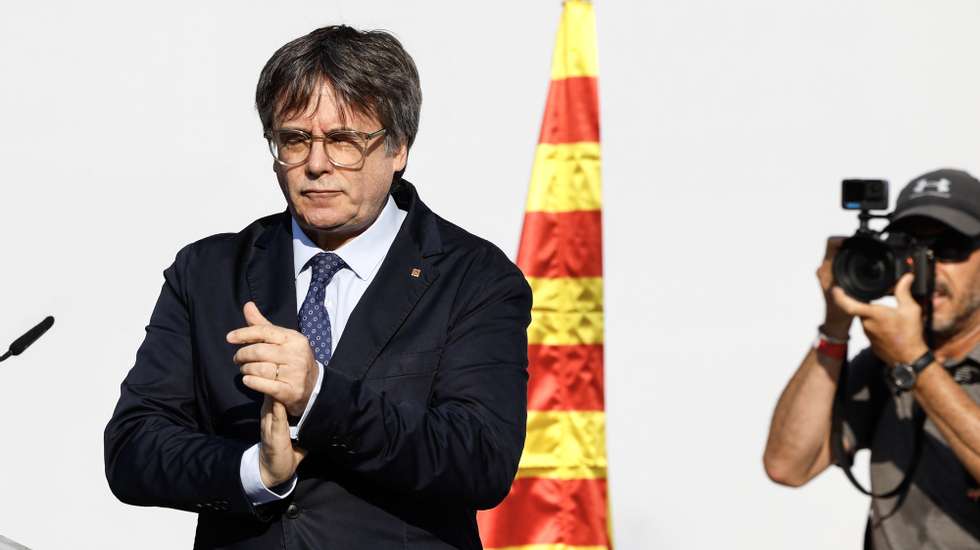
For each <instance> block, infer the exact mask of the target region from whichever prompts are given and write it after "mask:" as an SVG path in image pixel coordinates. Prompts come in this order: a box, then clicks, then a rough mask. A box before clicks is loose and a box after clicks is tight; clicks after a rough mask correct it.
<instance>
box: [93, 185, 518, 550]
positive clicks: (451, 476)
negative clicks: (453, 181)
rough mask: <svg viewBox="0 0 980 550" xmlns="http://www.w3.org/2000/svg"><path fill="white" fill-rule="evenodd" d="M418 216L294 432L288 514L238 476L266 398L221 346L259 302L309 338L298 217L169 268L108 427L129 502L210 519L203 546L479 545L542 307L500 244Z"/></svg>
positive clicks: (198, 542)
mask: <svg viewBox="0 0 980 550" xmlns="http://www.w3.org/2000/svg"><path fill="white" fill-rule="evenodd" d="M392 195H393V196H394V198H395V201H396V203H397V204H398V206H399V208H401V209H403V210H407V212H408V215H407V217H406V219H405V221H404V223H403V225H402V227H401V229H400V230H399V232H398V235H397V237H396V238H395V241H394V243H393V244H392V246H391V249H390V250H389V252H388V254H387V256H386V257H385V259H384V261H383V263H382V265H381V267H380V269H379V271H378V274H377V275H376V277H375V279H374V281H373V282H372V283H371V285H370V286H369V287H368V289H367V290H366V291H365V293H364V295H363V296H362V297H361V300H360V302H359V303H358V304H357V307H356V308H355V309H354V311H353V312H352V314H351V317H350V320H349V322H348V324H347V326H346V328H345V330H344V334H343V336H342V338H341V339H340V342H339V344H338V346H337V349H336V351H335V352H334V354H333V357H332V359H331V360H330V363H329V365H327V368H326V369H325V374H324V378H323V386H322V388H321V391H320V394H319V396H318V397H317V399H316V401H315V403H314V405H313V407H312V408H311V410H310V412H309V415H308V417H307V419H306V420H305V421H304V424H303V427H302V430H301V431H300V433H299V445H300V446H302V447H303V448H304V449H307V450H308V451H309V454H308V456H307V458H306V459H305V460H304V461H303V463H302V464H301V465H300V468H299V470H298V472H297V474H298V477H299V482H298V484H297V486H296V489H295V490H294V491H293V493H292V494H291V495H290V496H289V497H287V498H286V499H285V500H283V501H281V502H277V503H273V504H269V505H263V506H252V504H251V503H250V502H249V500H248V499H247V498H246V496H245V494H244V491H243V489H242V486H241V480H240V477H239V466H240V462H241V457H242V453H243V452H244V451H245V449H247V448H248V447H250V446H252V445H253V444H255V443H256V442H258V441H259V410H260V407H261V403H262V395H261V394H259V393H257V392H254V391H252V390H250V389H248V388H246V387H245V386H244V385H243V384H242V382H241V376H240V375H239V373H238V367H237V366H236V365H235V364H234V362H233V361H232V356H233V355H234V353H235V351H236V349H237V348H236V346H232V345H231V344H228V343H227V342H226V341H225V335H226V334H227V333H228V332H229V331H230V330H232V329H235V328H238V327H242V326H245V320H244V316H243V313H242V306H243V305H244V304H245V302H247V301H249V300H254V301H255V302H256V304H257V305H258V306H259V309H260V310H261V311H262V312H263V313H264V314H265V315H266V317H267V318H268V319H269V320H270V321H272V322H273V323H275V324H277V325H279V326H283V327H289V328H293V329H296V327H297V320H296V290H295V281H294V274H293V261H292V241H291V238H292V237H291V231H290V219H289V215H288V213H282V214H276V215H273V216H268V217H265V218H262V219H260V220H257V221H255V222H254V223H252V224H251V225H249V226H248V227H246V228H245V229H244V230H242V231H241V232H240V233H236V234H222V235H215V236H212V237H209V238H206V239H203V240H201V241H198V242H196V243H193V244H191V245H189V246H187V247H185V248H184V249H182V250H181V251H180V252H179V253H178V254H177V257H176V260H175V261H174V263H173V265H171V266H170V267H169V268H168V269H167V270H166V271H165V272H164V279H165V282H164V285H163V289H162V291H161V293H160V297H159V299H158V301H157V304H156V307H155V308H154V310H153V314H152V317H151V318H150V324H149V326H147V327H146V338H145V340H144V341H143V344H142V345H141V346H140V348H139V351H138V352H137V356H136V363H135V365H134V366H133V368H132V369H131V370H130V371H129V373H128V375H127V376H126V379H125V380H124V381H123V383H122V387H121V395H120V398H119V402H118V404H117V406H116V409H115V412H114V413H113V416H112V419H111V420H110V421H109V424H108V425H107V426H106V430H105V465H106V477H107V478H108V481H109V486H110V488H111V489H112V491H113V493H114V494H115V495H116V496H117V497H118V498H119V499H120V500H122V501H124V502H127V503H130V504H137V505H144V506H165V507H168V508H177V509H182V510H189V511H193V512H197V513H198V514H199V517H198V527H197V534H196V539H195V547H196V548H235V549H245V548H248V549H251V548H263V549H264V548H325V549H361V548H367V549H372V550H374V549H385V548H399V549H406V548H410V549H416V548H417V549H422V548H425V549H428V548H432V549H437V548H438V549H444V548H466V549H472V548H480V547H481V545H480V540H479V536H478V533H477V526H476V510H477V509H482V508H490V507H493V506H495V505H496V504H497V503H499V502H500V501H501V500H502V499H503V498H504V497H505V496H506V495H507V493H508V490H509V488H510V484H511V482H512V480H513V478H514V475H515V474H516V472H517V465H518V461H519V459H520V456H521V451H522V448H523V444H524V436H525V424H526V416H527V335H526V328H527V325H528V323H529V322H530V307H531V293H530V289H529V287H528V285H527V282H526V281H525V279H524V277H523V275H522V274H521V272H520V271H519V270H518V269H517V267H516V266H514V264H513V263H512V262H510V261H509V260H508V259H507V258H506V257H505V256H504V254H503V253H501V251H500V250H499V249H498V248H496V247H495V246H493V245H492V244H491V243H489V242H487V241H485V240H482V239H479V238H477V237H475V236H473V235H471V234H469V233H467V232H465V231H463V230H462V229H460V228H458V227H456V226H454V225H452V224H451V223H449V222H447V221H445V220H443V219H442V218H440V217H438V216H436V215H435V214H433V213H432V212H431V211H430V210H429V209H428V208H427V207H426V206H425V205H424V204H423V203H422V202H421V201H420V200H419V198H418V195H417V194H416V192H415V189H414V187H412V185H411V184H409V183H408V182H406V181H404V180H397V181H396V183H395V184H394V185H393V186H392Z"/></svg>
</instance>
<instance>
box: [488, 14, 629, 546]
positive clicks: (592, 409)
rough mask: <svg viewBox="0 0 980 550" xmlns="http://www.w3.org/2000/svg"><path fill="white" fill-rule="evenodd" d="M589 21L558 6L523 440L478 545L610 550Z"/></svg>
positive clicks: (527, 263) (531, 229)
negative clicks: (504, 493)
mask: <svg viewBox="0 0 980 550" xmlns="http://www.w3.org/2000/svg"><path fill="white" fill-rule="evenodd" d="M597 69H598V59H597V55H596V34H595V14H594V12H593V10H592V4H591V2H588V1H585V0H566V1H565V3H564V9H563V12H562V17H561V24H560V26H559V28H558V37H557V41H556V45H555V53H554V58H553V60H552V67H551V86H550V89H549V91H548V101H547V105H546V106H545V113H544V120H543V122H542V124H541V136H540V138H539V139H538V147H537V152H536V154H535V159H534V168H533V170H532V172H531V184H530V190H529V192H528V199H527V210H526V213H525V216H524V230H523V233H522V235H521V244H520V248H519V250H518V253H517V265H518V266H520V268H521V269H522V270H523V271H524V274H525V275H526V276H527V279H528V282H529V283H530V284H531V289H532V290H533V292H534V307H533V309H532V312H531V326H530V327H529V328H528V359H529V368H528V370H529V372H530V381H529V387H528V419H527V442H526V443H525V445H524V454H523V456H522V457H521V464H520V469H519V471H518V474H517V479H516V480H515V481H514V485H513V487H512V488H511V492H510V495H509V496H508V497H507V499H506V500H505V501H504V502H503V504H501V505H500V506H498V507H497V508H495V509H493V510H491V511H489V512H482V513H480V514H479V515H478V520H479V524H480V534H481V536H482V538H483V544H484V546H485V547H487V548H494V549H506V550H600V549H603V550H605V549H608V548H611V546H612V541H611V528H610V522H609V504H608V496H607V487H606V440H605V434H606V430H605V425H606V420H605V411H604V409H605V404H604V397H603V310H602V187H601V181H600V158H599V96H598V91H597V75H598V70H597Z"/></svg>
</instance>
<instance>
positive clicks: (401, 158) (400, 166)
mask: <svg viewBox="0 0 980 550" xmlns="http://www.w3.org/2000/svg"><path fill="white" fill-rule="evenodd" d="M406 164H408V146H407V145H405V144H402V145H401V146H399V147H398V151H397V152H395V159H394V162H393V163H392V167H393V168H394V169H395V172H404V171H405V165H406Z"/></svg>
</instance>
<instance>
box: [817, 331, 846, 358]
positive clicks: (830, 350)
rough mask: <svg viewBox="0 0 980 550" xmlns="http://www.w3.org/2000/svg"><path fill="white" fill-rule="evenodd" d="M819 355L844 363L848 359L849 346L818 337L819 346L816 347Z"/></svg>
mask: <svg viewBox="0 0 980 550" xmlns="http://www.w3.org/2000/svg"><path fill="white" fill-rule="evenodd" d="M814 348H816V350H817V353H819V354H820V355H823V356H825V357H830V358H831V359H837V360H838V361H843V360H844V359H845V358H846V357H847V344H835V343H833V342H828V341H827V340H824V339H823V338H820V337H817V345H816V346H814Z"/></svg>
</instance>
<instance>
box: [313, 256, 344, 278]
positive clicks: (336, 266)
mask: <svg viewBox="0 0 980 550" xmlns="http://www.w3.org/2000/svg"><path fill="white" fill-rule="evenodd" d="M307 265H309V266H310V268H311V269H313V280H315V281H321V282H326V281H329V280H330V279H331V278H332V277H333V276H334V274H336V273H337V272H338V271H340V270H341V269H343V268H344V267H346V266H347V264H345V263H344V260H342V259H340V256H338V255H336V254H334V253H333V252H320V253H319V254H317V255H316V256H313V257H312V258H310V261H309V262H307Z"/></svg>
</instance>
